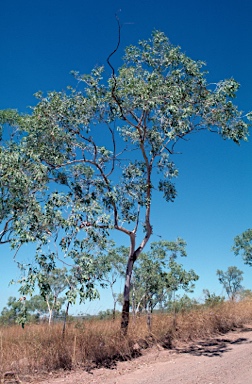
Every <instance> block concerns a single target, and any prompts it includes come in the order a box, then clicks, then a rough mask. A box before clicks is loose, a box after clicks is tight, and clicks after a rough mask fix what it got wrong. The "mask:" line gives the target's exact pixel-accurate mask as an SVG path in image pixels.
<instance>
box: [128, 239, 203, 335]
mask: <svg viewBox="0 0 252 384" xmlns="http://www.w3.org/2000/svg"><path fill="white" fill-rule="evenodd" d="M185 246H186V243H185V241H184V240H182V239H178V240H177V241H158V242H154V243H152V244H151V249H150V251H149V252H147V253H142V254H141V255H140V256H139V258H138V262H137V265H136V267H135V270H134V280H133V281H134V284H132V294H134V295H135V298H134V300H136V302H137V306H136V311H138V310H139V308H140V306H142V307H143V308H144V310H145V311H146V313H147V324H148V327H149V329H151V314H152V312H153V309H154V308H155V307H156V305H158V304H159V305H160V304H161V305H162V304H163V303H164V302H165V301H166V300H167V295H169V293H170V292H172V293H174V295H175V294H176V292H177V291H178V290H184V291H186V292H192V291H193V288H194V284H193V282H194V281H197V280H198V278H199V277H198V276H197V275H196V273H195V272H194V271H193V270H190V271H189V272H187V271H185V270H184V269H183V267H182V265H181V264H178V263H177V262H176V261H175V260H176V258H177V257H178V256H182V257H185V256H186V251H185ZM132 301H133V299H132Z"/></svg>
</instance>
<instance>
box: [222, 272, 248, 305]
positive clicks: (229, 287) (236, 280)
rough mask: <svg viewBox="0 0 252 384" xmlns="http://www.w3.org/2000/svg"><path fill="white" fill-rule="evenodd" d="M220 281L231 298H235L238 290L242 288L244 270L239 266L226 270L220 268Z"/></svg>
mask: <svg viewBox="0 0 252 384" xmlns="http://www.w3.org/2000/svg"><path fill="white" fill-rule="evenodd" d="M216 274H217V276H218V278H219V282H220V283H221V284H222V285H223V287H224V289H225V291H226V293H227V295H228V297H229V299H231V300H232V301H233V300H235V298H236V296H237V294H238V292H239V291H240V290H241V289H242V285H241V282H242V280H243V276H242V275H243V271H241V270H240V269H238V268H237V267H228V269H227V271H226V272H223V271H222V270H220V269H218V270H217V272H216Z"/></svg>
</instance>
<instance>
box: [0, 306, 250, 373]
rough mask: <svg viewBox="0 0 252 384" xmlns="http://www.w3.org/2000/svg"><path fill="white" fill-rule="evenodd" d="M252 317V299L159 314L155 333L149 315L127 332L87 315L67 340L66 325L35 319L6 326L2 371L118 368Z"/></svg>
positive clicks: (0, 343) (1, 339)
mask: <svg viewBox="0 0 252 384" xmlns="http://www.w3.org/2000/svg"><path fill="white" fill-rule="evenodd" d="M249 322H252V301H243V302H239V303H223V304H221V305H219V306H215V307H213V308H204V307H200V308H198V309H195V310H191V311H190V312H187V313H184V314H179V315H178V316H177V321H176V326H174V324H173V317H172V316H171V315H167V314H155V315H153V323H152V333H149V332H148V329H147V326H146V318H145V316H143V317H141V318H138V319H137V320H136V321H135V322H133V321H131V324H130V327H129V332H128V335H127V337H123V336H122V335H121V334H120V332H119V328H120V319H117V320H116V321H115V322H113V321H112V320H88V321H87V320H86V321H85V320H84V321H77V322H72V323H70V324H68V326H67V330H66V334H65V338H64V339H62V324H54V325H52V326H51V327H49V326H48V325H47V324H38V325H37V324H30V325H26V326H25V329H22V328H21V327H20V326H17V325H16V326H9V327H1V328H0V374H1V376H2V375H3V374H4V372H6V371H14V372H16V373H18V374H21V375H28V374H29V375H36V374H42V373H46V372H50V371H56V370H59V369H65V370H70V369H73V368H75V367H77V366H82V367H85V368H86V369H90V368H92V367H95V366H96V367H99V366H107V367H112V366H113V365H115V364H116V361H118V360H126V359H130V358H132V357H134V356H135V355H137V354H138V353H140V348H147V347H148V346H151V345H153V344H154V343H156V342H157V343H159V344H161V345H163V346H164V347H166V348H172V346H175V345H176V343H177V342H180V341H184V342H187V341H190V340H195V339H199V338H201V339H203V338H206V337H209V336H211V335H214V334H217V333H224V332H227V331H229V330H231V329H234V328H237V327H240V326H242V324H245V323H249Z"/></svg>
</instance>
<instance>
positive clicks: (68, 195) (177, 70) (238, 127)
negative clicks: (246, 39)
mask: <svg viewBox="0 0 252 384" xmlns="http://www.w3.org/2000/svg"><path fill="white" fill-rule="evenodd" d="M116 52H117V48H116V49H115V51H114V52H112V53H111V54H110V56H109V58H108V60H107V61H108V64H109V66H110V69H111V71H112V74H111V76H110V77H109V78H108V77H107V76H106V75H105V74H104V73H105V72H104V68H103V67H96V68H95V69H94V70H93V71H92V72H91V74H89V75H80V74H79V73H76V72H75V73H74V75H75V76H76V78H77V80H78V86H77V88H76V89H74V88H69V89H68V90H67V91H66V92H50V93H48V94H47V95H45V96H44V95H43V94H42V93H41V92H38V93H37V95H36V96H37V98H38V104H37V105H36V106H35V107H34V108H33V111H32V114H31V115H26V116H18V117H15V121H14V122H13V121H8V118H3V123H4V122H6V123H8V124H9V125H13V124H14V126H15V138H14V139H12V138H11V140H12V141H11V143H10V144H8V145H7V144H5V146H3V149H2V150H1V156H2V157H3V158H4V159H3V160H4V162H3V164H6V166H4V168H3V167H2V166H1V168H0V172H1V182H0V183H1V184H0V190H1V209H2V212H4V213H3V214H1V220H2V222H3V224H2V225H3V230H2V234H1V236H2V239H3V236H7V240H11V241H12V244H13V246H14V247H19V246H20V245H21V244H22V243H23V242H27V241H35V240H38V241H39V242H40V245H39V252H37V255H36V261H37V262H38V263H39V265H41V264H43V265H45V264H46V263H47V264H48V266H49V267H48V268H49V269H50V268H53V267H54V265H53V264H54V262H55V254H57V252H58V253H60V252H63V253H64V255H65V256H70V257H71V258H72V259H73V261H74V263H77V264H78V263H79V262H80V260H81V262H82V263H85V264H86V266H87V273H85V276H82V278H81V281H82V282H85V283H88V281H89V280H88V279H89V278H90V275H91V274H94V269H93V264H92V263H93V262H92V260H93V258H94V257H95V258H96V257H99V256H100V255H101V253H103V252H104V250H105V249H106V247H107V242H108V240H109V238H110V236H112V235H113V230H115V231H117V232H120V233H121V234H123V235H125V236H127V237H128V239H129V245H130V246H129V254H128V257H127V268H126V273H125V275H126V276H125V288H124V304H123V309H122V323H121V326H122V329H124V330H125V331H127V327H128V322H129V305H130V303H129V295H130V281H131V275H132V270H133V265H134V263H135V261H136V260H137V258H138V257H139V255H140V253H141V252H142V251H143V249H144V248H145V246H146V244H147V243H148V241H149V239H150V237H151V235H152V225H151V217H152V216H151V215H152V214H153V212H152V211H151V205H152V199H153V196H154V194H155V196H156V190H159V191H160V192H161V193H162V194H163V198H164V199H165V200H166V201H173V200H174V199H175V197H176V189H175V186H174V183H173V178H174V177H175V176H177V174H178V172H177V170H176V167H175V164H174V163H173V161H172V155H173V154H174V153H175V146H176V145H177V143H178V142H179V141H180V140H183V139H185V138H186V137H188V136H190V135H191V134H193V133H196V132H199V131H201V130H207V131H209V132H215V133H217V134H219V135H220V136H221V137H222V138H224V139H231V140H233V141H234V142H235V143H237V144H238V143H239V142H240V141H241V140H246V139H247V135H248V123H247V122H246V120H245V118H246V117H248V118H249V117H250V114H247V116H242V113H241V112H240V111H239V110H238V109H237V107H236V106H235V105H234V104H233V102H232V99H233V98H234V97H235V94H236V91H237V90H238V88H239V85H238V83H237V82H236V81H235V80H234V79H229V80H224V81H220V82H217V83H215V84H208V82H207V77H206V72H205V71H204V69H203V67H204V63H203V62H201V61H194V60H192V59H190V58H189V57H187V56H186V55H185V54H184V53H183V52H181V50H180V48H179V47H175V46H173V45H172V44H171V43H170V42H169V40H168V38H167V37H166V36H165V35H164V33H162V32H159V31H155V32H154V33H153V35H152V37H151V38H150V39H149V40H147V41H140V42H139V44H138V45H137V46H129V47H128V48H126V51H125V56H124V58H123V64H122V66H121V67H120V68H118V70H115V68H114V67H113V65H112V64H111V60H112V56H113V54H114V53H116ZM9 120H11V119H9ZM4 126H6V124H5V125H4ZM3 137H4V135H3ZM15 156H16V157H15ZM16 158H18V160H16ZM8 159H9V160H8ZM12 159H13V161H14V163H16V164H18V165H17V168H16V169H13V167H12V166H9V165H8V164H9V163H11V164H12ZM20 160H21V162H20ZM8 161H9V163H8ZM24 169H25V170H26V169H27V170H26V171H24ZM34 172H35V174H37V176H36V177H35V178H34ZM23 173H24V174H25V178H27V181H26V182H25V185H24V187H23V186H22V181H23V179H22V177H23ZM13 175H14V177H13ZM157 176H158V177H157ZM10 180H11V181H10ZM32 180H33V182H34V184H33V182H32ZM22 189H24V194H23V195H22V193H21V191H22ZM8 194H10V196H11V200H10V206H9V200H8ZM16 196H17V197H16ZM29 198H30V201H29ZM23 199H25V201H23ZM16 203H17V204H16ZM10 233H12V235H13V236H12V237H11V236H9V235H8V234H10ZM137 233H138V238H139V243H136V235H137ZM8 236H9V237H8ZM52 239H53V241H52ZM49 240H50V241H51V244H52V243H53V242H54V243H56V242H57V249H58V251H51V250H50V251H49V253H46V251H45V250H44V249H45V246H46V245H47V244H48V242H49ZM82 271H83V269H82ZM29 273H30V277H31V278H34V279H35V278H36V274H35V275H34V273H33V269H32V268H31V270H30V272H29ZM30 280H31V279H30ZM80 292H83V290H82V291H81V290H80ZM89 292H90V297H93V296H94V291H93V288H92V287H91V291H89Z"/></svg>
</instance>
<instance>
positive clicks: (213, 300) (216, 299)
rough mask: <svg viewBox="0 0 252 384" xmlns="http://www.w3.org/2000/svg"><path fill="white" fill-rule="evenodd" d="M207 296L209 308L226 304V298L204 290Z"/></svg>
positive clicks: (206, 301)
mask: <svg viewBox="0 0 252 384" xmlns="http://www.w3.org/2000/svg"><path fill="white" fill-rule="evenodd" d="M203 293H204V296H205V303H204V304H205V305H206V306H208V307H214V306H215V305H218V304H221V303H223V302H224V300H225V297H224V296H217V295H216V294H215V293H211V292H210V291H209V289H203Z"/></svg>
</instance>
